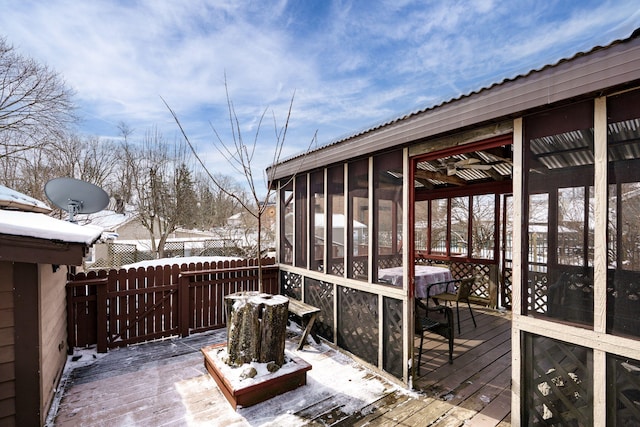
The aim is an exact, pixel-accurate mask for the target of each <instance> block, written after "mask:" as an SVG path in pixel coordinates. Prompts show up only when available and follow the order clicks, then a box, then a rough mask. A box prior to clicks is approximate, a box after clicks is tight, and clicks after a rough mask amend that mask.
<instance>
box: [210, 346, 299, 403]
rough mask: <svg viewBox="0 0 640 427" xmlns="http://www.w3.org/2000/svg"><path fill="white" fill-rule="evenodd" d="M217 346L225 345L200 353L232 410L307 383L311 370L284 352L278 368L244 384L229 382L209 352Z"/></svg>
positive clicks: (211, 347) (262, 400)
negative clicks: (285, 362) (285, 361)
mask: <svg viewBox="0 0 640 427" xmlns="http://www.w3.org/2000/svg"><path fill="white" fill-rule="evenodd" d="M220 347H225V344H217V345H212V346H208V347H205V348H203V349H202V350H201V351H202V354H204V366H205V368H206V369H207V371H208V372H209V374H211V376H212V377H213V379H214V380H215V381H216V383H217V384H218V387H219V388H220V391H222V394H224V397H226V398H227V400H228V401H229V403H230V404H231V406H232V407H233V409H234V410H235V409H237V407H238V406H240V407H247V406H251V405H255V404H256V403H260V402H264V401H265V400H268V399H271V398H272V397H275V396H278V395H280V394H283V393H286V392H287V391H290V390H294V389H296V388H298V387H300V386H303V385H305V384H306V383H307V371H308V370H310V369H311V365H310V364H308V363H307V362H305V361H304V360H302V359H300V358H298V357H295V356H293V355H291V354H290V353H288V352H287V359H288V362H287V364H286V365H285V366H283V367H282V368H281V369H280V370H279V371H277V372H274V373H273V374H270V375H265V376H263V377H262V378H258V379H253V380H250V381H246V382H247V385H241V384H240V383H238V384H233V381H231V380H230V379H229V378H225V376H224V374H223V372H222V369H221V368H220V366H219V364H220V363H222V362H221V361H219V360H215V359H214V358H213V357H211V356H210V355H209V352H210V351H212V350H217V349H219V348H220ZM290 364H293V365H292V366H290ZM238 369H239V368H238Z"/></svg>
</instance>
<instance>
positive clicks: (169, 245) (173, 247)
mask: <svg viewBox="0 0 640 427" xmlns="http://www.w3.org/2000/svg"><path fill="white" fill-rule="evenodd" d="M183 256H184V242H166V243H165V244H164V257H165V258H175V257H183Z"/></svg>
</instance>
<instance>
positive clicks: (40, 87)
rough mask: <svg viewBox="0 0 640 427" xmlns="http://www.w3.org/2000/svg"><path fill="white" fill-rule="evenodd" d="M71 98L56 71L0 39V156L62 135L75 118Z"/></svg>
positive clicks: (38, 145) (9, 154)
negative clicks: (0, 147) (0, 146)
mask: <svg viewBox="0 0 640 427" xmlns="http://www.w3.org/2000/svg"><path fill="white" fill-rule="evenodd" d="M72 97H73V92H72V91H71V90H70V89H69V88H67V86H66V85H65V82H64V81H63V79H62V78H61V77H60V76H59V75H58V74H57V73H56V72H54V71H53V70H51V69H49V68H48V67H47V66H44V65H41V64H39V63H38V62H36V61H35V60H33V59H31V58H27V57H25V56H22V55H20V54H19V53H18V52H16V51H15V49H14V47H13V46H11V45H9V44H8V43H7V41H6V40H5V39H4V38H0V144H2V150H1V151H0V157H4V156H13V155H16V154H18V153H21V152H23V151H26V150H30V149H33V148H36V147H41V146H43V145H44V144H45V143H47V142H51V141H54V140H57V139H59V138H61V136H62V135H63V134H64V131H65V129H66V128H67V126H68V125H69V124H70V123H72V122H74V121H75V120H76V117H75V115H74V112H73V103H72Z"/></svg>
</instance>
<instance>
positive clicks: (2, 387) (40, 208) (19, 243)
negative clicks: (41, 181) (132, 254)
mask: <svg viewBox="0 0 640 427" xmlns="http://www.w3.org/2000/svg"><path fill="white" fill-rule="evenodd" d="M50 211H51V209H50V208H49V207H48V206H47V205H45V204H44V203H42V202H40V201H38V200H35V199H32V198H31V197H29V196H26V195H24V194H21V193H18V192H16V191H13V190H10V189H8V188H6V187H4V186H0V425H16V426H33V425H43V424H44V421H45V419H46V416H47V412H48V410H49V407H50V406H51V402H52V399H53V397H54V394H55V390H56V387H57V385H58V382H59V380H60V376H61V374H62V370H63V368H64V366H65V362H66V360H67V312H66V291H65V284H66V281H67V274H68V273H69V269H70V267H68V266H77V265H81V264H82V260H83V258H84V256H85V254H86V253H87V250H88V249H89V248H90V247H91V245H92V244H93V243H94V242H95V241H96V240H97V239H98V238H99V237H100V235H101V233H102V229H101V228H97V227H90V226H80V225H77V224H73V223H70V222H66V221H61V220H58V219H55V218H52V217H49V216H47V215H46V213H48V212H50Z"/></svg>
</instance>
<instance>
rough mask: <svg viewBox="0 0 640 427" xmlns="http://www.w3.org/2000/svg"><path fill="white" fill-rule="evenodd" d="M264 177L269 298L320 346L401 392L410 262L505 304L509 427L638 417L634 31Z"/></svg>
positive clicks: (410, 342)
mask: <svg viewBox="0 0 640 427" xmlns="http://www.w3.org/2000/svg"><path fill="white" fill-rule="evenodd" d="M541 65H543V64H541ZM426 90H428V88H427V89H426ZM267 174H268V176H271V177H272V178H273V180H274V185H275V186H277V187H278V196H279V197H278V238H277V243H278V248H277V250H278V262H279V264H280V271H281V284H286V287H284V285H283V289H284V293H286V294H287V295H288V296H290V297H294V298H298V299H302V300H303V301H304V302H306V303H310V304H312V305H315V306H318V307H320V308H321V309H322V316H321V317H320V319H319V321H316V325H317V327H318V329H319V330H320V331H321V335H322V336H323V337H325V338H326V339H327V340H329V341H331V342H332V343H333V344H335V345H337V346H340V347H341V348H343V349H346V350H348V351H349V352H351V353H352V354H354V355H356V356H357V357H358V358H359V360H361V361H364V362H367V363H369V364H371V365H372V366H374V367H375V368H377V369H379V370H383V371H385V372H387V373H388V374H389V375H390V376H393V377H396V378H398V379H401V380H402V381H404V382H405V384H407V385H408V386H411V385H412V380H413V376H414V375H415V372H414V367H415V364H414V360H415V359H414V350H415V346H414V324H415V323H414V320H415V319H414V310H415V304H414V302H415V295H416V293H417V292H415V291H416V287H417V286H418V284H417V283H419V282H418V281H417V280H414V279H415V277H414V276H415V271H416V269H415V265H416V263H434V264H435V263H440V264H446V265H447V266H448V267H449V268H450V269H451V272H452V274H455V275H457V276H459V277H464V276H472V275H473V276H475V277H476V279H477V280H476V283H475V288H474V297H475V296H480V297H482V298H484V297H486V301H487V303H488V304H489V305H490V306H497V305H501V306H504V307H508V308H512V316H513V317H512V318H513V323H512V334H511V337H512V341H513V342H512V352H511V354H512V411H511V422H512V424H513V425H537V424H538V423H539V424H540V425H543V424H544V425H548V424H553V425H561V424H562V425H565V424H566V425H569V424H571V425H572V423H574V422H575V424H576V425H578V424H579V425H598V426H603V425H640V410H639V409H638V396H640V381H639V380H638V372H640V320H639V317H638V315H639V313H640V286H639V285H638V284H639V283H640V201H638V202H636V201H635V200H634V199H636V197H634V196H635V195H636V194H637V193H638V192H639V191H640V29H639V30H636V31H635V32H634V33H633V34H632V35H631V36H630V37H629V38H627V39H624V40H617V41H614V42H612V43H610V44H609V45H607V46H598V47H595V48H593V49H592V50H590V51H588V52H579V53H576V55H575V56H573V57H571V58H567V59H563V60H561V61H559V62H557V63H555V64H549V65H543V66H542V67H541V68H539V69H536V70H532V71H529V72H527V73H526V74H522V75H519V76H517V77H515V78H509V79H505V80H504V81H502V82H499V83H496V84H493V85H491V86H489V87H484V88H478V90H476V91H474V92H471V93H469V94H466V95H460V96H459V97H457V98H455V99H451V100H449V101H446V102H442V103H440V104H438V105H434V106H430V107H428V108H424V109H422V110H419V111H416V112H413V113H410V114H407V115H404V116H402V117H398V118H397V119H394V120H391V121H389V122H386V123H383V124H380V125H377V126H374V127H371V128H369V129H366V130H363V131H361V132H358V133H355V134H354V135H352V136H350V137H347V138H344V139H341V140H338V141H334V142H332V143H330V144H327V145H325V146H323V147H319V148H317V149H314V150H312V151H310V152H307V153H302V154H300V155H299V156H295V157H292V158H289V159H287V160H284V161H282V162H280V163H279V164H277V165H273V166H272V167H271V168H270V169H269V170H268V171H267ZM487 200H490V201H491V203H484V202H486V201H487ZM483 201H484V202H483ZM483 203H484V207H481V205H482V204H483ZM318 214H321V215H318ZM325 214H326V215H325ZM336 214H340V215H343V217H344V218H345V219H346V220H345V221H343V223H344V224H346V227H347V230H346V232H345V231H344V229H340V228H339V227H336V226H335V225H334V224H332V222H333V223H335V222H337V221H336V219H335V218H339V217H336ZM356 221H358V222H359V223H361V224H364V225H365V226H366V227H367V230H368V232H367V234H366V238H365V241H364V242H362V241H360V242H358V241H357V240H356V239H357V238H358V233H357V229H356V227H355V225H354V224H356ZM487 224H495V226H494V228H493V229H491V228H489V227H487V226H486V225H487ZM319 233H321V234H322V235H321V236H319V235H318V234H319ZM343 236H344V239H345V240H346V241H344V240H342V241H341V240H340V239H341V238H342V237H343ZM474 238H476V239H479V240H481V242H482V244H481V245H474V242H473V239H474ZM456 242H465V244H464V245H456ZM342 243H344V248H345V249H344V251H342V250H340V247H341V246H342ZM401 243H404V244H401ZM319 246H320V247H319ZM389 248H392V250H388V249H389ZM398 263H399V264H401V265H403V266H404V267H405V268H404V269H403V272H402V280H399V281H398V283H400V284H399V285H392V284H390V283H389V282H388V281H385V280H380V279H381V277H382V273H383V271H382V270H383V269H386V268H389V267H390V266H393V265H398ZM421 282H422V281H421ZM552 296H553V298H552ZM453 363H454V365H455V364H456V360H455V359H454V361H453ZM463 368H464V365H461V366H460V369H463ZM574 384H579V390H578V388H574V387H571V386H570V385H574ZM492 404H493V402H492ZM552 418H553V420H552Z"/></svg>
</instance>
